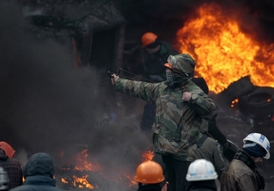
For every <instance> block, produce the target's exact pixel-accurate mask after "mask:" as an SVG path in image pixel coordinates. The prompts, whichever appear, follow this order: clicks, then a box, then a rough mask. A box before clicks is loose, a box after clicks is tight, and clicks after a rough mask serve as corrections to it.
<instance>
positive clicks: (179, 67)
mask: <svg viewBox="0 0 274 191" xmlns="http://www.w3.org/2000/svg"><path fill="white" fill-rule="evenodd" d="M167 62H168V63H166V64H165V66H166V67H167V68H170V69H172V70H173V72H174V73H178V74H180V75H183V76H184V75H186V76H190V75H191V74H192V73H193V72H194V68H195V65H196V62H195V60H194V59H193V58H192V57H191V56H190V55H189V54H177V55H174V56H173V55H170V56H169V57H168V59H167Z"/></svg>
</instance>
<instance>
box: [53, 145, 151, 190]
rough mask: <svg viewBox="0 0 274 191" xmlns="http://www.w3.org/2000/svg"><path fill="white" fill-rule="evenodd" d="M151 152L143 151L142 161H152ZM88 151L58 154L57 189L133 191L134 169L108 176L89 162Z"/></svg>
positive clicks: (95, 164)
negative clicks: (115, 189) (121, 189)
mask: <svg viewBox="0 0 274 191" xmlns="http://www.w3.org/2000/svg"><path fill="white" fill-rule="evenodd" d="M153 156H154V153H153V151H145V152H144V153H143V154H142V156H141V157H142V161H146V160H152V158H153ZM90 161H91V158H90V157H89V155H88V149H84V150H82V151H80V152H79V153H76V154H72V156H69V155H68V154H66V153H65V152H64V151H63V152H61V153H60V161H59V163H60V165H59V166H58V167H57V170H56V175H55V178H56V180H57V184H58V187H60V188H62V189H63V190H75V189H77V190H83V189H84V190H107V189H109V187H113V185H115V187H121V188H123V187H124V188H123V190H129V191H130V190H135V188H136V186H137V182H135V181H134V173H135V172H134V169H132V171H130V172H126V171H123V169H121V170H120V172H117V174H116V176H115V177H110V176H108V173H109V172H108V171H106V170H105V168H106V167H103V166H101V165H100V164H99V163H97V162H90Z"/></svg>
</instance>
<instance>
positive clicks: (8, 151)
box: [0, 141, 23, 189]
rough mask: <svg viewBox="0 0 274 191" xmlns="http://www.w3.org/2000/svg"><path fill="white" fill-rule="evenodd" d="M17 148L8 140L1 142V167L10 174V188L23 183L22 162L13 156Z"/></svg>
mask: <svg viewBox="0 0 274 191" xmlns="http://www.w3.org/2000/svg"><path fill="white" fill-rule="evenodd" d="M14 154H15V150H14V149H13V148H12V147H11V146H10V145H9V144H8V143H6V142H4V141H2V142H0V167H2V168H3V169H4V170H5V171H6V172H7V174H8V176H9V189H12V188H15V187H17V186H20V185H22V181H23V170H22V166H21V163H20V162H19V161H18V160H17V159H15V158H13V157H14Z"/></svg>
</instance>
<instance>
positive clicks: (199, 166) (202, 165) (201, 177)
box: [186, 159, 218, 191]
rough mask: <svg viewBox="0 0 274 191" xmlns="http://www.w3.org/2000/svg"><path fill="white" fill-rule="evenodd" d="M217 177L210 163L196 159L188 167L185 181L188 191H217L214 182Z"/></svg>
mask: <svg viewBox="0 0 274 191" xmlns="http://www.w3.org/2000/svg"><path fill="white" fill-rule="evenodd" d="M217 177H218V175H217V173H216V172H215V169H214V166H213V165H212V163H211V162H210V161H207V160H205V159H197V160H195V161H194V162H192V163H191V164H190V165H189V167H188V172H187V176H186V179H187V181H189V187H188V191H217V185H216V182H215V180H216V179H217Z"/></svg>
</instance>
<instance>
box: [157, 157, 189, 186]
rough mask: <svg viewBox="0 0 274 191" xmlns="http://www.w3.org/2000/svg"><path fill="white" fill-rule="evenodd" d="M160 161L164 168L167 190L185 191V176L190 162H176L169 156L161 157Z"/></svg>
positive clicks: (186, 183)
mask: <svg viewBox="0 0 274 191" xmlns="http://www.w3.org/2000/svg"><path fill="white" fill-rule="evenodd" d="M162 159H163V162H164V164H165V167H166V169H165V170H166V173H165V175H166V176H167V177H166V179H167V181H168V185H167V190H168V191H187V188H188V181H187V180H186V174H187V169H188V166H189V165H190V163H191V162H188V161H180V160H177V159H175V158H174V157H173V156H171V155H170V156H169V155H168V156H162Z"/></svg>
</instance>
